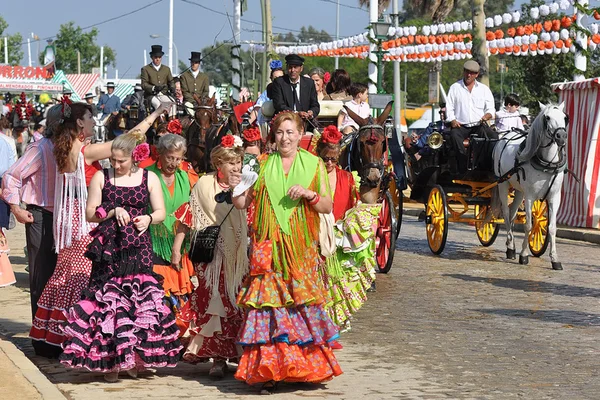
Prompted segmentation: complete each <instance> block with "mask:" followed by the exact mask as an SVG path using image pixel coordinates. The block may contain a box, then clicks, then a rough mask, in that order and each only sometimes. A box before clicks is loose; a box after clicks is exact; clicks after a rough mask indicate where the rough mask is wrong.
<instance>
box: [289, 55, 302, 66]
mask: <svg viewBox="0 0 600 400" xmlns="http://www.w3.org/2000/svg"><path fill="white" fill-rule="evenodd" d="M285 63H286V64H287V65H304V58H302V57H300V56H299V55H298V54H288V55H287V56H285Z"/></svg>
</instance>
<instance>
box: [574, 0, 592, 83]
mask: <svg viewBox="0 0 600 400" xmlns="http://www.w3.org/2000/svg"><path fill="white" fill-rule="evenodd" d="M576 1H577V3H578V4H579V5H580V6H582V7H584V8H587V6H588V5H589V4H590V2H589V0H576ZM573 10H574V11H575V15H576V16H577V21H576V22H575V23H576V24H577V26H578V27H579V28H580V29H577V36H576V37H575V43H577V44H578V46H577V47H578V49H577V51H576V52H575V73H574V74H573V80H574V81H582V80H584V79H585V75H584V74H585V72H586V71H587V56H586V55H585V54H584V53H585V52H586V50H587V48H588V37H587V35H586V34H585V33H584V29H586V28H585V26H586V25H587V19H588V18H587V14H586V13H582V12H579V11H578V9H577V7H573ZM579 49H581V50H579Z"/></svg>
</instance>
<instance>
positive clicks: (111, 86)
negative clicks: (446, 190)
mask: <svg viewBox="0 0 600 400" xmlns="http://www.w3.org/2000/svg"><path fill="white" fill-rule="evenodd" d="M106 88H107V89H110V88H113V89H114V88H115V83H114V82H108V83H107V84H106Z"/></svg>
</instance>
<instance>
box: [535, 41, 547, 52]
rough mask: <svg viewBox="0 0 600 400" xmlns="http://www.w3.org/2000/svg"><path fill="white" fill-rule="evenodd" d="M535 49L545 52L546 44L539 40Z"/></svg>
mask: <svg viewBox="0 0 600 400" xmlns="http://www.w3.org/2000/svg"><path fill="white" fill-rule="evenodd" d="M537 47H538V49H539V50H546V42H543V41H541V40H540V41H539V42H538V44H537Z"/></svg>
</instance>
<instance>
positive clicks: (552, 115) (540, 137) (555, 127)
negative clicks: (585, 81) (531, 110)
mask: <svg viewBox="0 0 600 400" xmlns="http://www.w3.org/2000/svg"><path fill="white" fill-rule="evenodd" d="M539 105H540V113H539V114H538V115H537V117H535V119H534V120H533V123H532V124H531V128H530V130H529V134H528V135H527V140H526V142H525V148H524V149H523V151H522V152H521V153H520V154H519V156H518V158H519V161H527V160H530V159H531V158H532V157H534V156H535V155H536V153H537V152H538V150H540V149H548V148H552V147H556V148H557V149H558V150H559V151H562V150H564V148H565V147H566V145H567V140H568V133H567V126H568V125H569V116H568V115H567V114H566V113H565V103H564V102H563V103H561V104H559V105H556V104H552V103H549V104H542V103H539Z"/></svg>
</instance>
